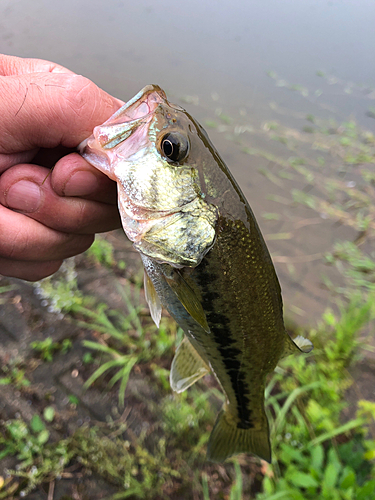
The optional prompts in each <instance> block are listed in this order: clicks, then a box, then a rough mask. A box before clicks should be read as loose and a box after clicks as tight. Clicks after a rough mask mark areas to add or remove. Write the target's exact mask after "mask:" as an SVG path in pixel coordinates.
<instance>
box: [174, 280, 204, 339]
mask: <svg viewBox="0 0 375 500" xmlns="http://www.w3.org/2000/svg"><path fill="white" fill-rule="evenodd" d="M165 279H166V281H167V283H168V285H169V286H170V287H171V288H172V290H173V291H174V293H175V294H176V295H177V298H178V300H179V301H180V302H181V304H182V305H183V306H184V308H185V309H186V310H187V312H188V313H189V314H190V316H191V317H192V318H194V319H195V321H196V322H197V323H198V324H199V325H200V326H201V327H202V328H203V330H204V331H205V332H207V333H208V332H209V331H210V327H209V326H208V324H207V319H206V314H205V312H204V310H203V307H202V304H201V303H200V301H199V299H198V297H197V296H196V294H195V293H194V291H193V290H192V289H191V288H190V286H189V285H188V284H187V283H186V281H185V280H184V278H183V277H182V276H181V274H180V273H179V272H178V271H177V270H176V271H175V272H174V274H173V277H168V276H165Z"/></svg>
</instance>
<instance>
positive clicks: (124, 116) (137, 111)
mask: <svg viewBox="0 0 375 500" xmlns="http://www.w3.org/2000/svg"><path fill="white" fill-rule="evenodd" d="M162 103H168V101H167V96H166V95H165V92H164V90H162V89H161V88H160V87H159V85H156V84H151V85H146V86H145V87H144V88H143V89H142V90H140V91H139V92H138V94H136V95H135V96H134V97H133V98H132V99H130V100H129V101H128V102H127V103H125V104H124V105H123V106H122V107H121V108H119V109H118V110H117V111H116V112H115V113H114V114H113V115H112V116H111V117H110V118H109V119H108V120H106V121H105V122H104V123H102V124H101V125H98V126H97V127H95V128H94V131H93V136H94V137H96V138H97V139H99V144H100V145H101V146H102V147H105V146H106V139H105V137H103V136H102V134H101V132H100V131H101V130H105V128H106V127H114V126H116V125H118V126H121V125H122V124H127V127H128V128H129V129H131V128H133V125H134V127H136V126H137V122H138V123H142V122H143V123H146V122H147V121H149V120H150V118H151V116H152V115H153V113H154V112H155V110H156V108H157V107H158V106H159V105H160V104H162ZM168 105H169V103H168ZM93 136H90V137H88V138H87V139H85V140H83V141H82V142H81V143H80V144H79V145H78V147H77V149H78V151H79V153H80V154H82V155H83V154H84V153H85V150H86V148H87V147H88V146H89V141H90V142H91V140H92V137H93ZM101 136H102V137H103V139H102V140H100V137H101ZM109 142H110V141H109Z"/></svg>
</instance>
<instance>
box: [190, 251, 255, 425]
mask: <svg viewBox="0 0 375 500" xmlns="http://www.w3.org/2000/svg"><path fill="white" fill-rule="evenodd" d="M206 267H207V260H206V258H205V259H203V261H202V262H201V264H200V265H199V266H198V267H197V271H198V272H197V275H198V281H199V285H200V288H201V292H202V301H203V304H202V305H203V309H204V311H205V313H206V317H207V321H208V324H209V326H210V329H211V332H212V333H213V336H214V340H215V342H216V344H217V346H218V350H219V352H220V355H221V357H222V360H223V363H224V366H225V369H226V372H227V373H228V375H229V378H230V381H231V384H232V387H233V390H234V393H235V396H236V401H237V413H238V416H239V419H240V422H239V423H238V425H237V427H240V428H242V429H248V428H250V427H252V426H253V424H252V419H251V410H250V408H249V405H250V400H249V398H248V396H247V395H248V394H249V386H248V384H247V381H246V378H245V374H244V372H243V371H242V370H241V363H240V361H239V359H241V356H242V352H241V351H240V350H239V349H237V348H236V347H234V344H235V339H234V338H233V336H232V335H231V331H230V320H229V319H228V318H227V317H226V316H225V315H224V314H221V313H218V312H217V310H216V309H217V308H216V307H215V299H217V298H219V294H218V293H217V292H213V291H211V290H210V289H209V288H211V287H210V286H209V285H211V286H213V287H214V286H215V277H214V276H213V275H212V272H211V273H210V274H209V272H208V271H207V269H206Z"/></svg>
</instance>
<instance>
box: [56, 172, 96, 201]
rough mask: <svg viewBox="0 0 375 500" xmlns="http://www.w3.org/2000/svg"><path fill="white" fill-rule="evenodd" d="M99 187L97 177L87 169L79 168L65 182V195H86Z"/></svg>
mask: <svg viewBox="0 0 375 500" xmlns="http://www.w3.org/2000/svg"><path fill="white" fill-rule="evenodd" d="M98 187H99V181H98V178H97V177H96V176H95V175H94V174H92V173H91V172H88V171H87V170H79V171H78V172H76V173H75V174H73V175H72V176H71V178H70V179H69V180H68V182H67V183H66V184H65V189H64V194H65V196H87V195H88V194H92V193H94V192H95V191H96V190H97V189H98Z"/></svg>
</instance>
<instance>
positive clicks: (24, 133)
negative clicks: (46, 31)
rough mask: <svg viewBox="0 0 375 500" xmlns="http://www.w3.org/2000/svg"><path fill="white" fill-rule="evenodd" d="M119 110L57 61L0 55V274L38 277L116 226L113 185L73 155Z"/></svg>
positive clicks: (115, 199)
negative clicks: (93, 132)
mask: <svg viewBox="0 0 375 500" xmlns="http://www.w3.org/2000/svg"><path fill="white" fill-rule="evenodd" d="M121 105H122V102H121V101H119V100H117V99H115V98H114V97H112V96H110V95H109V94H107V93H105V92H104V91H103V90H101V89H100V88H98V87H97V86H96V85H95V84H94V83H92V82H91V81H90V80H88V79H87V78H84V77H83V76H80V75H76V74H75V73H73V72H72V71H70V70H68V69H66V68H64V67H62V66H59V65H57V64H55V63H52V62H48V61H43V60H40V59H21V58H17V57H11V56H5V55H0V117H1V119H0V235H1V238H0V274H2V275H3V276H10V277H16V278H22V279H25V280H30V281H35V280H39V279H41V278H44V277H46V276H49V275H50V274H52V273H54V272H55V271H57V270H58V268H59V267H60V265H61V264H62V261H63V260H64V259H66V258H68V257H71V256H73V255H76V254H79V253H81V252H83V251H85V250H86V249H87V248H88V247H89V246H90V245H91V244H92V242H93V240H94V236H95V233H97V232H102V231H109V230H112V229H115V228H118V227H120V226H121V223H120V218H119V214H118V210H117V194H116V184H115V183H114V182H113V181H111V180H110V179H109V178H108V177H107V176H106V175H104V174H102V173H101V172H99V171H98V170H97V169H95V168H94V167H92V166H91V165H90V164H89V163H87V162H86V160H84V159H83V158H82V157H81V156H80V155H78V154H77V153H72V152H71V151H72V148H76V147H77V145H78V144H79V143H80V142H81V141H82V140H84V139H85V138H86V137H88V136H89V135H90V134H91V132H92V130H93V128H94V127H95V126H96V125H98V124H100V123H103V122H104V121H105V120H107V119H108V118H109V117H110V116H111V115H112V114H113V113H114V112H115V111H116V110H117V109H118V108H119V107H120V106H121ZM52 166H54V168H53V170H52V172H51V170H50V167H52Z"/></svg>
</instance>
